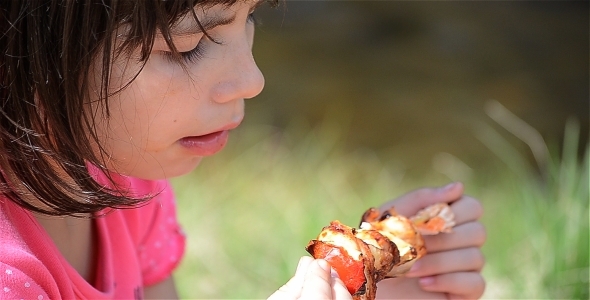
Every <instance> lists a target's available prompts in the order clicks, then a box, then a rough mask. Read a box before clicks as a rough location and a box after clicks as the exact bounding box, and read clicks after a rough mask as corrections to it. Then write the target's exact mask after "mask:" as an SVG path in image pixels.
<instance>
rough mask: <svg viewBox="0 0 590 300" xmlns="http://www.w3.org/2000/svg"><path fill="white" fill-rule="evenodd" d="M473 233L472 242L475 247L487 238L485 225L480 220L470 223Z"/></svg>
mask: <svg viewBox="0 0 590 300" xmlns="http://www.w3.org/2000/svg"><path fill="white" fill-rule="evenodd" d="M472 226H473V227H474V228H473V233H474V236H475V238H474V243H475V245H476V246H477V247H481V246H483V244H485V242H486V240H487V231H486V228H485V226H484V225H483V224H482V223H480V222H474V223H473V225H472Z"/></svg>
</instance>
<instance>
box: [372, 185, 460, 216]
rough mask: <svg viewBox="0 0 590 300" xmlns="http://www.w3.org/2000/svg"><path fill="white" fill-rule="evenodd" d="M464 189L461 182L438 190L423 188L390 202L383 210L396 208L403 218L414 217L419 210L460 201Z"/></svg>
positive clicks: (382, 207) (383, 206)
mask: <svg viewBox="0 0 590 300" xmlns="http://www.w3.org/2000/svg"><path fill="white" fill-rule="evenodd" d="M463 191H464V187H463V184H462V183H460V182H453V183H450V184H448V185H446V186H443V187H438V188H422V189H418V190H415V191H412V192H409V193H407V194H405V195H403V196H401V197H399V198H398V199H397V200H395V201H390V202H387V203H385V204H384V205H382V206H381V210H387V209H389V208H391V207H392V206H395V209H396V211H397V212H398V213H399V214H401V215H403V216H413V215H415V214H416V213H417V212H418V211H419V210H421V209H423V208H425V207H427V206H429V205H432V204H435V203H439V202H445V203H450V202H453V201H456V200H458V199H459V198H461V196H462V195H463Z"/></svg>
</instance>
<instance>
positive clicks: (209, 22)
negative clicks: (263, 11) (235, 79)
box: [170, 0, 266, 36]
mask: <svg viewBox="0 0 590 300" xmlns="http://www.w3.org/2000/svg"><path fill="white" fill-rule="evenodd" d="M264 2H266V0H256V1H253V4H252V5H251V6H250V7H251V8H250V12H252V11H254V10H255V9H256V8H257V7H258V6H260V5H261V4H262V3H264ZM235 20H236V14H233V15H232V16H230V17H211V18H205V19H204V20H198V21H199V22H198V23H197V22H190V25H188V26H182V25H177V26H173V27H172V28H171V30H170V31H171V33H172V34H173V35H176V36H187V35H193V34H198V33H202V32H203V31H208V30H211V29H213V28H215V27H218V26H223V25H228V24H231V23H233V22H234V21H235ZM199 23H200V26H199Z"/></svg>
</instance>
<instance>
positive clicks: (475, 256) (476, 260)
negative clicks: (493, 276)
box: [471, 248, 486, 271]
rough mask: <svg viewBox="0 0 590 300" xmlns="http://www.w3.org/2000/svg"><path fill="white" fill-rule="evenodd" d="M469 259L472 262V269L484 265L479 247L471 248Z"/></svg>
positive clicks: (479, 268) (483, 258)
mask: <svg viewBox="0 0 590 300" xmlns="http://www.w3.org/2000/svg"><path fill="white" fill-rule="evenodd" d="M471 257H472V258H471V261H472V262H473V267H474V270H477V271H479V270H481V269H483V266H484V265H485V261H486V259H485V257H484V255H483V253H482V252H481V251H480V250H479V248H471Z"/></svg>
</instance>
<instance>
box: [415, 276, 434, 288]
mask: <svg viewBox="0 0 590 300" xmlns="http://www.w3.org/2000/svg"><path fill="white" fill-rule="evenodd" d="M418 283H420V285H421V286H429V285H433V284H434V277H433V276H426V277H420V279H418Z"/></svg>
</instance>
